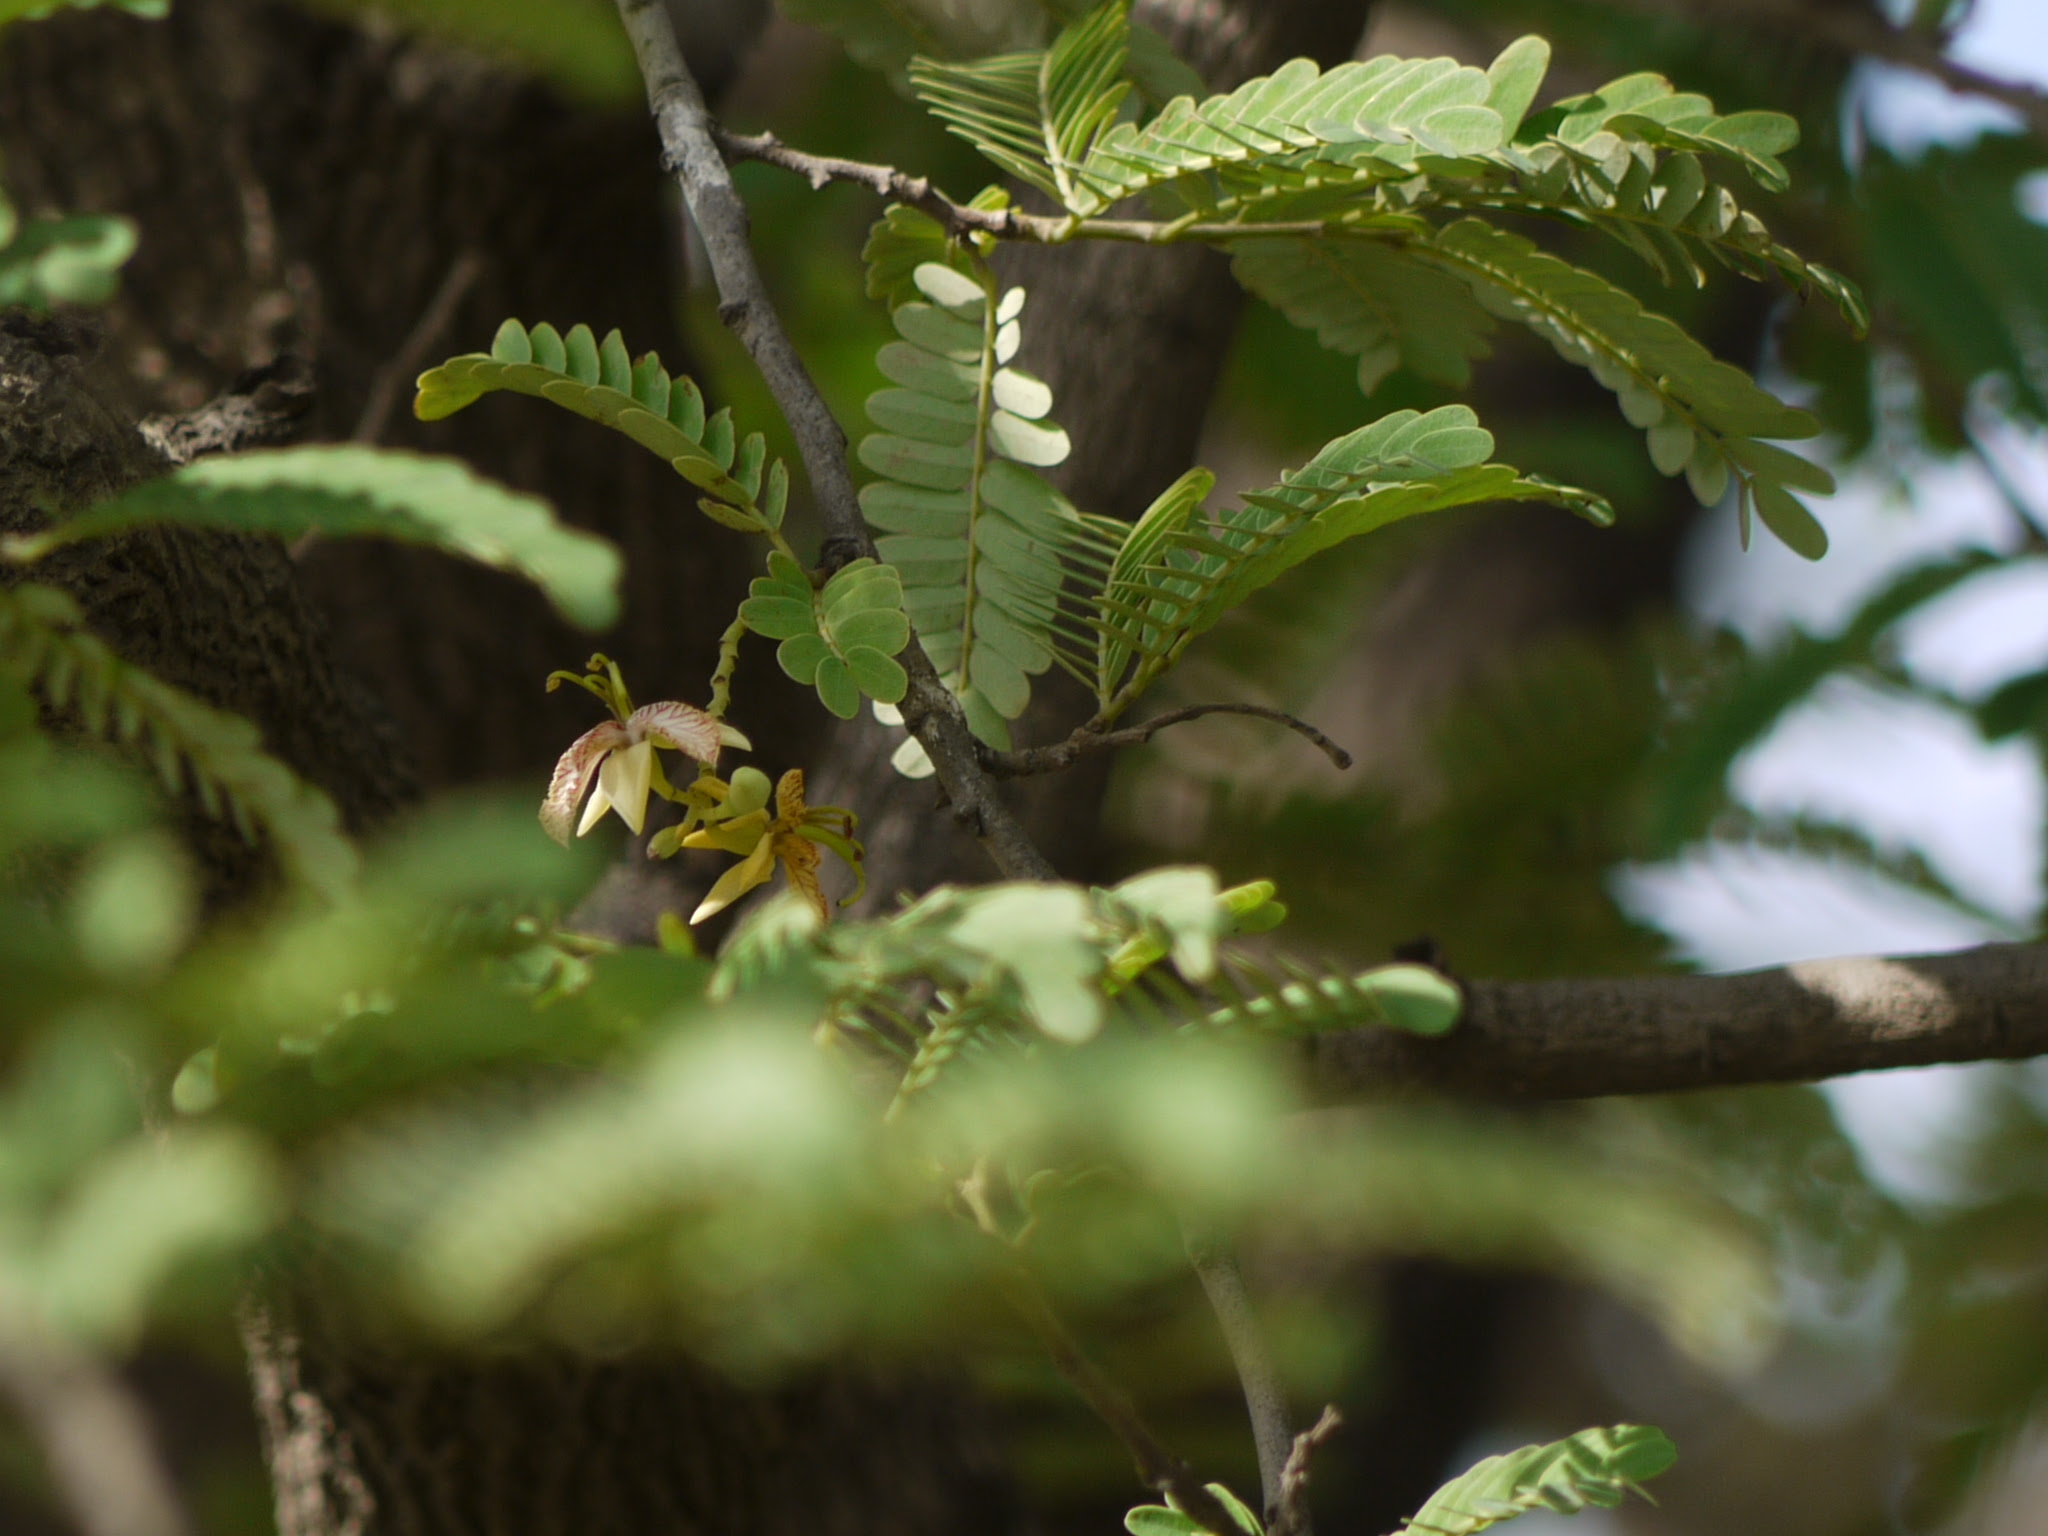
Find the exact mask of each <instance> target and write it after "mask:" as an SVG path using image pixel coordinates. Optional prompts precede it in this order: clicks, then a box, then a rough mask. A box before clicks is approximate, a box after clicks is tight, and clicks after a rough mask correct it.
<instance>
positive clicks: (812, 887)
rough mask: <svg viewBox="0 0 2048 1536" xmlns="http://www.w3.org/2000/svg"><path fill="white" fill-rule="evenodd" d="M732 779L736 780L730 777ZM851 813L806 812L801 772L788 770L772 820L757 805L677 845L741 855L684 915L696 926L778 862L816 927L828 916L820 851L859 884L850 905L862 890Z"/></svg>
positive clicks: (764, 879)
mask: <svg viewBox="0 0 2048 1536" xmlns="http://www.w3.org/2000/svg"><path fill="white" fill-rule="evenodd" d="M736 777H737V776H736ZM853 827H854V818H853V812H851V811H848V810H842V809H841V808H840V807H838V806H832V805H822V806H818V807H816V808H812V807H810V806H807V805H805V804H804V771H803V770H802V769H801V768H792V769H790V770H789V772H787V773H785V774H784V775H783V776H782V780H781V782H780V783H778V784H777V785H776V786H775V814H774V815H773V816H770V815H769V814H768V808H767V806H765V805H763V806H760V807H759V808H757V809H755V810H750V811H748V812H746V813H745V814H744V815H739V816H734V817H732V818H730V819H728V820H723V821H715V822H711V823H709V824H708V825H706V826H703V827H700V828H699V829H698V830H697V831H695V832H692V833H691V834H690V835H689V836H688V837H685V838H684V839H683V846H684V847H685V848H717V849H721V850H722V851H724V852H726V853H736V854H739V855H741V858H740V862H739V863H737V864H735V865H733V867H732V868H731V869H728V870H727V871H726V872H725V873H724V874H722V875H720V876H719V877H718V883H717V884H716V885H714V886H712V887H711V890H710V893H709V894H708V895H706V896H705V898H704V900H703V901H702V902H701V903H699V904H698V907H697V910H696V911H695V912H692V913H691V914H690V921H691V922H693V923H701V922H703V921H704V919H705V918H707V917H710V916H712V915H713V914H715V913H718V912H723V911H724V910H725V909H726V908H727V907H729V906H731V905H732V904H733V903H734V902H735V901H737V900H739V899H740V897H742V896H744V895H745V894H746V893H747V892H748V891H751V890H752V889H753V888H754V887H755V886H757V885H765V884H767V883H768V880H769V878H770V877H771V876H772V875H773V874H774V873H775V866H776V864H777V863H778V862H779V863H780V864H781V865H782V871H783V873H784V874H785V875H786V876H787V877H788V879H789V884H790V889H792V890H794V891H796V892H797V893H798V894H800V895H801V896H802V897H803V898H804V900H806V901H808V902H809V903H810V904H811V906H812V908H813V909H814V910H815V911H816V912H817V914H818V917H819V919H820V921H824V920H826V919H828V918H829V917H830V916H831V912H830V909H829V908H828V906H827V905H826V902H825V890H824V887H823V886H821V885H820V884H819V883H818V865H819V864H820V863H821V862H823V859H824V854H823V852H822V851H821V850H822V849H823V848H830V849H831V850H832V851H833V852H834V853H836V854H838V855H839V857H840V858H842V859H844V860H845V861H846V863H847V865H848V867H849V868H851V869H852V870H853V872H854V876H855V878H856V879H857V880H859V881H860V885H859V888H858V889H856V890H855V892H854V895H853V896H849V897H848V898H847V900H849V901H851V900H853V899H855V897H857V896H858V895H859V894H860V891H861V890H865V889H866V888H867V882H866V879H865V877H864V875H863V874H862V870H861V852H862V850H861V846H860V844H859V843H857V842H855V841H854V839H853Z"/></svg>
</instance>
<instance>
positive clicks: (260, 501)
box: [5, 445, 620, 629]
mask: <svg viewBox="0 0 2048 1536" xmlns="http://www.w3.org/2000/svg"><path fill="white" fill-rule="evenodd" d="M154 524H167V525H171V526H177V527H188V528H214V529H221V530H225V531H228V532H234V533H269V534H276V535H279V536H281V537H283V538H288V539H289V538H298V537H302V536H304V535H306V534H309V533H318V534H323V535H327V536H330V537H345V536H350V535H361V534H372V535H376V536H379V537H382V538H390V539H397V540H400V541H401V542H404V543H408V544H425V545H428V546H430V547H432V548H435V549H440V550H445V551H447V552H448V553H450V554H456V555H462V556H464V557H465V558H467V559H471V560H474V561H476V562H477V563H478V564H480V565H488V566H493V567H496V568H498V569H500V570H510V571H516V572H517V573H519V574H520V575H522V576H525V577H526V578H527V579H529V580H530V581H532V582H533V583H534V584H535V585H536V586H538V587H539V588H540V589H541V590H542V591H543V592H545V593H546V594H547V595H548V598H549V600H550V601H552V602H553V603H554V605H555V607H556V608H557V609H559V610H560V611H561V614H562V616H563V617H564V618H566V619H568V620H569V621H570V622H571V623H574V624H580V625H582V626H583V627H584V628H585V629H606V628H609V627H610V626H611V625H612V624H613V623H615V622H616V621H617V619H618V614H619V593H618V586H619V568H620V560H619V554H618V551H617V550H616V549H614V548H613V547H612V546H611V544H609V543H608V542H606V541H605V540H604V539H601V538H598V537H597V536H596V535H594V534H588V533H581V532H578V531H577V530H576V529H573V528H568V527H565V526H563V525H562V524H561V523H558V522H557V521H556V520H555V515H554V510H553V509H552V508H551V507H549V506H548V504H547V503H546V502H544V501H541V500H540V499H539V498H537V497H533V496H528V495H524V494H522V493H520V492H518V491H512V490H507V489H506V488H505V487H503V486H500V485H495V484H493V483H492V482H490V481H488V480H485V479H482V478H481V477H479V476H478V475H476V474H475V473H473V472H472V471H471V470H470V469H469V468H468V467H467V466H466V465H464V464H462V463H461V462H459V461H458V460H455V459H433V458H426V457H423V456H421V455H418V454H411V453H394V452H389V451H385V450H380V449H374V448H362V447H354V446H339V445H337V446H318V447H305V448H279V449H272V450H267V451H261V452H254V453H241V454H236V455H234V456H232V457H229V458H205V459H200V460H197V461H196V462H194V463H191V464H187V465H185V466H184V467H183V468H181V469H178V470H175V471H173V472H172V473H170V474H168V475H163V476H160V477H159V478H157V479H154V480H147V481H144V482H143V483H142V484H140V485H138V486H136V487H134V488H133V489H132V490H128V491H124V492H123V493H121V494H120V495H119V496H116V497H115V498H113V499H112V500H111V501H104V502H101V503H100V504H98V505H97V506H94V507H91V508H89V509H88V510H86V511H84V512H81V513H79V514H78V515H77V516H75V517H71V518H68V519H67V520H65V521H64V522H62V523H59V524H58V525H57V526H55V527H54V528H51V529H49V530H48V531H47V532H43V533H37V534H30V535H27V536H24V537H19V538H15V539H12V540H9V541H8V542H7V544H6V545H5V553H6V554H7V555H8V556H9V557H11V558H13V559H16V560H37V559H40V558H42V557H43V556H44V555H46V554H47V553H49V552H50V551H51V550H53V549H60V548H62V547H64V546H65V545H68V544H76V543H79V542H80V541H82V540H86V539H99V538H106V537H108V536H110V535H113V534H118V533H123V532H126V531H127V530H129V529H133V528H141V527H148V526H151V525H154Z"/></svg>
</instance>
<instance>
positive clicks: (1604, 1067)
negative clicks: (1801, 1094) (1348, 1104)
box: [1303, 944, 2048, 1100]
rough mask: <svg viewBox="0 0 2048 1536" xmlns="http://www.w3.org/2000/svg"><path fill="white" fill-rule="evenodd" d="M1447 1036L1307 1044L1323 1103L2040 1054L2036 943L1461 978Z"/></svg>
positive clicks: (1797, 1075)
mask: <svg viewBox="0 0 2048 1536" xmlns="http://www.w3.org/2000/svg"><path fill="white" fill-rule="evenodd" d="M1463 985H1464V987H1465V993H1466V1009H1465V1017H1464V1018H1463V1020H1462V1021H1460V1023H1459V1025H1458V1027H1457V1028H1456V1029H1454V1030H1452V1031H1451V1032H1450V1033H1449V1034H1447V1035H1444V1036H1442V1037H1441V1038H1438V1039H1434V1040H1423V1039H1418V1038H1416V1037H1414V1036H1410V1035H1403V1034H1399V1033H1397V1032H1395V1031H1393V1030H1381V1029H1376V1030H1364V1029H1361V1030H1347V1031H1343V1032H1339V1033H1334V1034H1329V1035H1323V1036H1319V1037H1316V1038H1313V1039H1311V1040H1309V1041H1307V1042H1306V1043H1305V1044H1304V1046H1303V1050H1304V1051H1305V1053H1306V1056H1307V1070H1308V1076H1309V1081H1310V1083H1311V1085H1312V1088H1313V1090H1314V1091H1315V1092H1316V1093H1317V1094H1319V1095H1321V1096H1323V1097H1326V1098H1329V1099H1333V1100H1346V1099H1362V1098H1374V1097H1380V1096H1385V1095H1388V1094H1399V1093H1414V1092H1436V1093H1448V1094H1456V1095H1459V1096H1461V1097H1466V1098H1478V1099H1494V1100H1518V1099H1519V1100H1545V1099H1586V1098H1599V1097H1603V1096H1605V1095H1608V1094H1623V1093H1680V1092H1684V1091H1686V1090H1688V1089H1694V1088H1732V1087H1739V1086H1743V1085H1745V1084H1755V1083H1802V1082H1815V1081H1818V1080H1820V1079H1822V1078H1828V1077H1840V1076H1843V1075H1844V1074H1847V1073H1851V1072H1869V1071H1875V1070H1879V1069H1882V1068H1887V1067H1919V1066H1930V1065H1933V1064H1936V1063H1943V1062H1966V1061H2012V1060H2018V1059H2020V1058H2023V1057H2028V1056H2039V1055H2043V1054H2048V945H2042V944H1987V945H1985V946H1983V947H1981V948H1978V949H1970V950H1963V951H1960V952H1958V953H1954V954H1945V955H1912V956H1903V957H1899V958H1892V959H1887V958H1881V957H1877V956H1859V957H1855V958H1849V959H1840V960H1808V961H1802V962H1800V963H1799V964H1796V965H1788V966H1783V967H1780V968H1778V969H1775V970H1767V971H1752V972H1749V973H1747V974H1743V975H1736V976H1636V977H1625V978H1617V979H1609V980H1579V979H1573V980H1559V981H1519V982H1512V981H1511V982H1500V981H1494V982H1485V981H1481V982H1466V983H1463Z"/></svg>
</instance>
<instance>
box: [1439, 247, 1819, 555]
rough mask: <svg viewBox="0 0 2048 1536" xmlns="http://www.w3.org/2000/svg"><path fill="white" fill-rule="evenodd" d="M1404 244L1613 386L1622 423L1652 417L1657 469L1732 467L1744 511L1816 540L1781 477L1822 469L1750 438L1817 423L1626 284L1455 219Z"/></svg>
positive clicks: (1803, 430) (1807, 550) (1814, 483)
mask: <svg viewBox="0 0 2048 1536" xmlns="http://www.w3.org/2000/svg"><path fill="white" fill-rule="evenodd" d="M1410 248H1411V249H1412V250H1413V251H1414V252H1415V253H1416V254H1417V256H1418V257H1420V258H1421V259H1423V260H1426V261H1431V262H1434V263H1436V264H1437V265H1439V266H1441V267H1442V268H1443V270H1444V271H1446V272H1450V273H1455V274H1457V275H1459V276H1460V277H1462V278H1463V279H1464V280H1465V281H1466V282H1468V283H1470V284H1471V286H1472V289H1473V292H1474V294H1475V295H1476V296H1477V297H1478V299H1479V301H1480V302H1481V303H1482V304H1484V305H1486V306H1487V307H1488V308H1489V309H1491V310H1493V311H1494V312H1495V313H1497V314H1499V315H1501V316H1503V317H1505V318H1509V319H1513V320H1516V321H1518V322H1519V323H1521V324H1523V325H1526V326H1527V327H1528V328H1529V329H1530V330H1532V331H1534V332H1535V333H1536V334H1537V335H1539V336H1541V337H1543V338H1544V339H1545V340H1547V341H1548V342H1550V344H1551V345H1552V346H1553V347H1555V348H1556V349H1557V352H1558V355H1559V356H1561V357H1563V358H1564V359H1565V360H1566V361H1567V362H1572V363H1577V364H1579V365H1580V366H1582V367H1585V368H1587V369H1589V370H1590V371H1591V372H1592V374H1593V376H1594V377H1595V378H1596V379H1598V380H1599V381H1600V382H1601V383H1602V384H1603V385H1605V386H1606V387H1607V388H1609V389H1611V390H1613V391H1615V393H1616V394H1617V395H1618V396H1619V397H1620V399H1621V401H1622V407H1623V411H1624V413H1625V414H1626V415H1627V416H1628V417H1629V419H1630V421H1631V422H1632V424H1634V425H1636V426H1639V427H1642V428H1644V429H1645V430H1646V431H1650V432H1658V431H1659V430H1660V429H1664V430H1663V434H1662V435H1661V436H1660V437H1659V438H1657V439H1655V440H1654V441H1653V444H1652V462H1653V463H1655V464H1656V466H1657V467H1658V468H1659V469H1661V470H1663V471H1664V472H1665V473H1667V474H1675V473H1678V472H1679V471H1681V470H1683V471H1685V472H1686V473H1687V475H1688V477H1689V479H1690V480H1691V483H1692V484H1693V486H1694V488H1695V489H1696V490H1698V491H1700V492H1702V493H1704V492H1705V491H1707V490H1710V489H1715V488H1716V487H1717V482H1719V483H1725V477H1726V476H1727V475H1728V474H1729V473H1731V472H1732V474H1733V475H1734V477H1735V478H1736V480H1737V481H1738V482H1739V484H1740V486H1741V488H1742V491H1743V506H1744V516H1745V519H1746V517H1747V508H1748V506H1749V504H1750V501H1751V500H1752V499H1756V500H1757V504H1758V506H1759V510H1763V511H1765V512H1766V517H1765V521H1766V526H1769V527H1770V528H1771V531H1772V532H1773V533H1776V534H1777V535H1778V536H1779V537H1780V538H1781V539H1783V540H1784V541H1785V543H1786V544H1787V545H1788V546H1790V547H1791V548H1792V549H1794V550H1795V551H1797V552H1798V553H1800V554H1802V555H1805V556H1806V557H1807V558H1809V559H1817V558H1819V555H1820V554H1821V552H1822V551H1824V550H1825V549H1826V547H1827V539H1826V535H1825V534H1824V533H1822V531H1821V529H1820V525H1819V524H1818V523H1817V522H1815V521H1814V520H1813V517H1812V515H1811V514H1810V513H1809V512H1807V510H1806V509H1805V507H1804V506H1803V505H1801V504H1800V503H1799V501H1798V500H1797V499H1796V498H1795V497H1793V496H1792V495H1791V494H1790V492H1789V490H1788V489H1787V487H1797V488H1799V489H1802V490H1808V491H1813V492H1815V493H1819V494H1825V493H1827V492H1829V491H1832V490H1833V489H1834V478H1833V477H1832V476H1831V475H1830V474H1829V473H1828V472H1827V471H1826V470H1825V469H1822V468H1821V467H1820V466H1819V465H1817V464H1814V463H1813V462H1811V461H1810V460H1807V459H1802V458H1800V457H1799V456H1798V455H1797V454H1794V453H1790V452H1787V451H1786V450H1785V449H1783V448H1778V447H1774V446H1772V445H1771V444H1769V443H1766V442H1761V441H1758V439H1761V438H1771V437H1775V438H1805V437H1812V436H1814V435H1816V434H1817V433H1818V432H1819V431H1820V423H1819V422H1817V421H1816V420H1814V418H1813V417H1812V416H1811V415H1810V414H1808V413H1807V412H1805V411H1802V410H1799V409H1797V408H1796V407H1793V406H1789V405H1786V404H1785V403H1784V402H1783V401H1781V400H1779V399H1778V398H1777V397H1776V396H1774V395H1772V394H1771V393H1770V392H1769V391H1767V390H1765V389H1763V388H1762V387H1761V386H1760V385H1758V384H1757V382H1756V381H1755V380H1754V379H1752V378H1751V377H1750V376H1749V375H1748V374H1746V373H1744V372H1743V371H1742V370H1741V369H1740V368H1737V367H1735V366H1734V365H1733V364H1731V363H1726V362H1723V361H1721V360H1720V359H1719V358H1716V357H1715V356H1714V355H1713V354H1712V353H1710V352H1709V351H1708V350H1707V349H1706V348H1705V347H1704V346H1702V345H1701V344H1700V343H1699V342H1697V341H1695V340H1694V339H1693V338H1692V337H1691V336H1690V335H1688V334H1687V333H1686V332H1685V331H1684V330H1683V329H1681V328H1680V327H1679V326H1677V325H1676V324H1674V323H1673V322H1671V321H1670V320H1667V319H1666V318H1665V317H1664V316H1662V315H1656V314H1651V313H1649V312H1648V311H1646V310H1645V309H1644V308H1643V306H1642V305H1641V303H1639V302H1638V301H1637V300H1636V298H1635V296H1634V295H1632V294H1630V293H1628V292H1626V291H1625V290H1623V289H1621V288H1618V287H1616V286H1615V285H1614V284H1613V283H1610V282H1608V281H1607V279H1605V278H1603V277H1600V276H1597V275H1596V274H1594V273H1591V272H1587V271H1585V270H1583V269H1582V268H1578V267H1574V266H1571V265H1570V264H1569V263H1567V262H1564V261H1560V260H1559V259H1558V258H1557V257H1555V256H1552V255H1550V254H1548V253H1547V252H1544V251H1540V250H1538V249H1537V248H1536V246H1535V245H1534V244H1533V243H1532V242H1530V241H1528V240H1525V239H1523V238H1522V237H1521V236H1520V235H1514V234H1509V233H1507V232H1506V231H1504V230H1499V229H1495V228H1494V227H1493V226H1492V225H1490V224H1485V223H1482V222H1481V221H1479V220H1477V219H1461V220H1459V221H1458V222H1457V223H1455V224H1452V225H1450V226H1449V227H1448V228H1446V229H1444V230H1442V231H1440V232H1438V233H1437V234H1436V235H1435V236H1433V237H1432V238H1430V239H1429V240H1426V241H1418V242H1416V243H1415V244H1414V245H1413V246H1411V247H1410ZM1679 426H1683V427H1684V428H1685V429H1686V430H1687V431H1688V432H1689V433H1690V434H1691V435H1692V448H1691V452H1690V453H1689V454H1687V455H1686V456H1684V457H1682V458H1681V457H1680V456H1679V455H1678V453H1677V452H1676V449H1677V447H1678V439H1677V434H1676V431H1675V429H1676V428H1677V427H1679ZM1695 466H1698V467H1697V468H1696V467H1695ZM1766 504H1767V506H1766ZM1745 528H1746V521H1745ZM1745 538H1746V533H1745Z"/></svg>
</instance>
